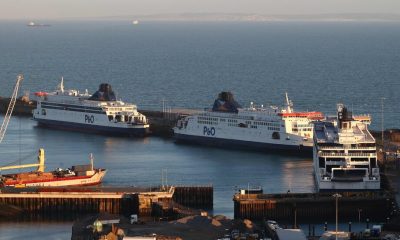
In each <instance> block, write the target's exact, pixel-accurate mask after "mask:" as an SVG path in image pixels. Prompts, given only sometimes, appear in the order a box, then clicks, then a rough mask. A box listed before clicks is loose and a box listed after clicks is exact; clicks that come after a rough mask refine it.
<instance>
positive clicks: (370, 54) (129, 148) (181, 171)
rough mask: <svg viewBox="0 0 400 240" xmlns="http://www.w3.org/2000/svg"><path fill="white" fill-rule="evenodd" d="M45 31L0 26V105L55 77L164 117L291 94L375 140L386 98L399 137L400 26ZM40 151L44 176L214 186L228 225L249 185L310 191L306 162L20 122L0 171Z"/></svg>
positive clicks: (48, 230)
mask: <svg viewBox="0 0 400 240" xmlns="http://www.w3.org/2000/svg"><path fill="white" fill-rule="evenodd" d="M50 24H52V26H51V27H42V28H29V27H26V26H25V25H26V23H25V22H0V96H9V95H10V94H11V91H12V87H13V84H14V81H15V77H16V75H17V74H18V73H20V72H21V73H24V74H25V80H24V82H23V86H22V91H27V90H29V91H30V92H35V91H39V90H52V89H54V88H55V87H56V86H57V84H58V83H59V80H60V78H61V76H64V83H65V86H66V87H67V88H77V89H81V90H84V89H88V90H89V91H90V92H93V91H95V90H96V89H97V87H98V85H99V84H100V83H102V82H108V83H111V84H112V86H113V88H114V90H115V91H116V92H117V93H118V96H119V97H121V98H122V99H123V100H126V101H132V102H135V103H137V104H138V106H139V108H151V109H161V106H162V100H163V99H164V100H166V101H167V104H168V105H169V106H171V107H180V108H181V107H182V108H204V107H209V106H210V105H211V104H212V102H213V100H214V98H215V96H216V95H217V93H218V92H220V91H223V90H230V91H232V92H234V94H235V96H236V98H237V100H238V101H239V102H241V103H242V104H243V105H248V104H249V103H250V101H253V102H255V103H258V104H264V105H281V104H283V100H284V92H285V91H287V92H288V93H289V96H290V97H291V98H292V99H293V101H294V104H295V108H296V109H299V110H319V111H323V112H325V113H328V114H333V113H334V112H335V106H336V103H338V102H344V103H346V104H347V105H348V106H349V108H350V109H352V110H353V111H354V112H355V113H370V114H372V117H373V125H372V126H371V127H372V128H374V129H380V124H381V122H380V118H381V98H382V97H384V98H385V100H384V117H385V127H386V128H394V127H398V122H399V119H400V109H399V105H398V102H399V100H400V95H399V94H398V93H399V90H400V31H399V28H400V24H399V23H349V22H348V23H159V22H149V23H146V22H141V23H140V24H139V25H135V26H133V25H130V22H129V21H127V22H122V21H114V22H51V23H50ZM1 120H2V119H1ZM39 147H43V148H45V150H46V154H47V170H52V169H55V168H56V167H63V168H66V167H69V166H71V165H74V164H81V163H84V162H86V161H89V160H88V155H89V153H93V154H94V156H95V164H96V165H97V166H99V167H104V168H107V169H109V172H108V174H107V176H106V178H105V181H104V184H105V185H137V186H150V185H155V184H160V183H161V172H162V170H163V169H167V171H168V183H170V184H189V185H190V184H200V185H205V184H213V186H214V189H215V196H214V213H215V214H225V215H228V216H231V217H232V216H233V202H232V195H233V193H234V192H235V191H236V190H237V189H238V188H239V187H246V186H247V185H248V184H250V185H261V186H262V187H263V189H264V191H265V192H274V193H276V192H286V191H287V190H291V191H292V192H311V191H314V181H313V176H312V169H311V167H312V161H311V158H303V157H294V156H285V155H272V154H265V153H254V152H241V151H229V150H220V149H214V148H204V147H195V146H183V145H176V144H175V143H174V142H173V141H172V140H169V139H162V138H157V137H149V138H145V139H129V138H115V137H107V136H97V135H90V134H83V133H72V132H63V131H55V130H48V129H41V128H37V127H35V123H34V122H33V121H32V120H30V119H29V118H17V117H14V118H13V119H12V121H11V123H10V126H9V129H8V132H7V135H6V138H5V139H4V140H3V142H2V143H1V144H0V152H1V156H2V157H1V162H2V163H4V164H0V165H5V164H7V163H9V162H14V161H16V162H20V161H21V162H24V163H28V162H34V161H35V160H36V151H37V149H38V148H39ZM70 227H71V224H70V223H52V224H49V223H18V224H14V223H13V224H9V223H7V224H5V223H0V239H23V238H26V236H27V235H26V234H28V236H29V238H31V239H34V238H35V236H36V237H37V239H39V238H41V237H42V236H43V234H46V236H49V237H50V238H54V239H68V238H70V230H71V228H70ZM21 229H25V230H26V231H21ZM24 234H25V235H24ZM37 234H38V235H37ZM32 236H33V237H32Z"/></svg>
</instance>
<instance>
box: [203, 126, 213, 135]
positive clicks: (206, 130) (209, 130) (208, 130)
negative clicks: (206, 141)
mask: <svg viewBox="0 0 400 240" xmlns="http://www.w3.org/2000/svg"><path fill="white" fill-rule="evenodd" d="M203 135H207V136H214V135H215V128H214V127H211V128H208V127H206V126H204V128H203Z"/></svg>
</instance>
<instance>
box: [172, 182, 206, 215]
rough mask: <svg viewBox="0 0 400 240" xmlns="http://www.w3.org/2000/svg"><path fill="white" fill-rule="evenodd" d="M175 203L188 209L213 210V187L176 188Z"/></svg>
mask: <svg viewBox="0 0 400 240" xmlns="http://www.w3.org/2000/svg"><path fill="white" fill-rule="evenodd" d="M173 200H174V202H176V203H178V204H181V205H183V206H186V207H190V208H196V209H204V210H209V209H213V202H214V188H213V186H190V187H185V186H180V187H175V193H174V196H173Z"/></svg>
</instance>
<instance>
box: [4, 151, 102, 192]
mask: <svg viewBox="0 0 400 240" xmlns="http://www.w3.org/2000/svg"><path fill="white" fill-rule="evenodd" d="M90 162H91V163H90V164H87V165H75V166H72V167H71V168H67V169H61V168H57V169H56V170H54V171H52V172H45V154H44V149H39V154H38V163H34V164H25V165H17V166H7V167H1V168H0V171H3V170H11V169H20V168H29V167H37V169H36V171H31V172H23V173H14V174H4V175H1V177H0V186H4V187H16V188H17V187H62V186H90V185H97V184H100V183H101V181H102V179H103V178H104V176H105V174H106V172H107V170H106V169H102V168H94V167H93V157H92V156H91V157H90Z"/></svg>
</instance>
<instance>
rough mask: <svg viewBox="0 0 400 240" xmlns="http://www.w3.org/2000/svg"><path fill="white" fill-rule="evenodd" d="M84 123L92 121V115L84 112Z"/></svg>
mask: <svg viewBox="0 0 400 240" xmlns="http://www.w3.org/2000/svg"><path fill="white" fill-rule="evenodd" d="M85 123H94V116H93V115H86V114H85Z"/></svg>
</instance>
